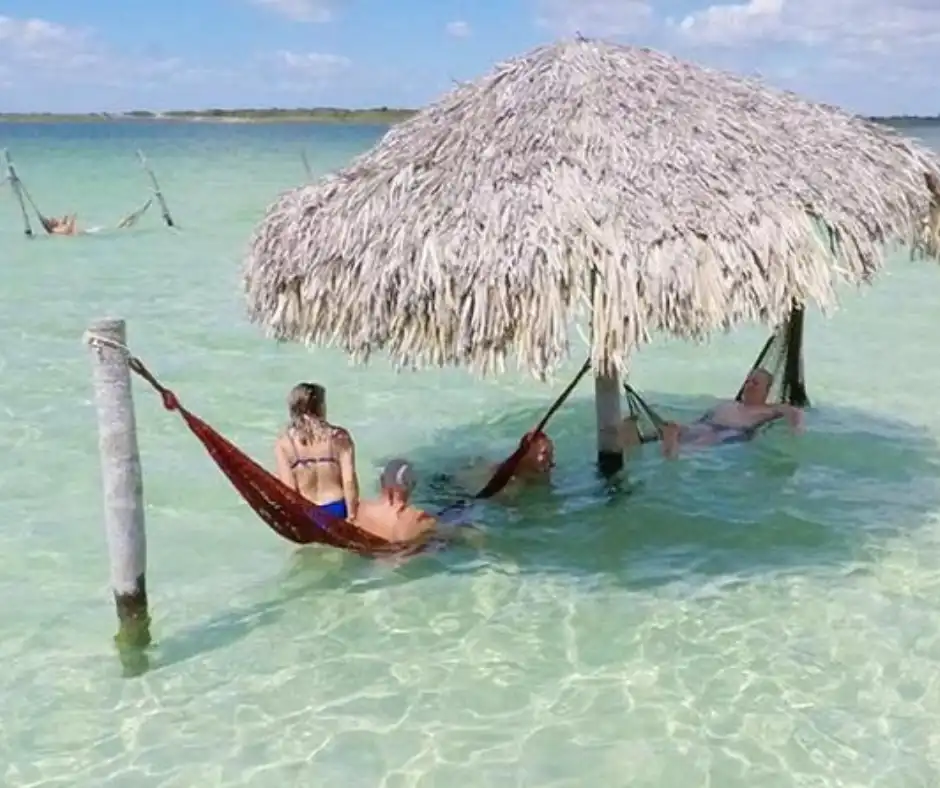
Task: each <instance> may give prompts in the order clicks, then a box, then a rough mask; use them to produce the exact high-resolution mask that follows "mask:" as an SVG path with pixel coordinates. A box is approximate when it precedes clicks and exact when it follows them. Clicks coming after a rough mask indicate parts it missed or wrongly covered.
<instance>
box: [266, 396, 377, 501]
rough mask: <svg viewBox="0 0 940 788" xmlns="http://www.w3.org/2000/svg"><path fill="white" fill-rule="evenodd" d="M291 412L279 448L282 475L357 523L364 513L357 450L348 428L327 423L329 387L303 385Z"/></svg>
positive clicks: (291, 399)
mask: <svg viewBox="0 0 940 788" xmlns="http://www.w3.org/2000/svg"><path fill="white" fill-rule="evenodd" d="M287 410H288V414H289V416H290V422H289V423H288V425H287V429H286V430H285V432H284V434H283V435H281V436H280V437H279V438H278V439H277V441H276V442H275V444H274V453H275V456H276V458H277V475H278V477H279V478H280V480H281V481H282V482H284V484H286V485H287V486H289V487H292V488H293V489H295V490H297V492H299V493H300V494H301V495H303V496H304V497H305V498H306V499H307V500H308V501H310V502H311V503H313V504H316V505H317V506H318V507H321V508H322V509H325V510H326V511H327V512H328V513H329V514H331V515H333V516H334V517H337V518H340V519H342V520H354V519H355V518H356V515H357V514H358V510H359V479H358V477H357V476H356V447H355V444H354V443H353V439H352V436H351V435H350V434H349V433H348V432H347V431H346V430H344V429H343V428H342V427H337V426H335V425H333V424H330V423H329V422H328V421H327V420H326V389H325V388H323V386H320V385H319V384H316V383H298V384H297V385H296V386H294V388H293V389H291V392H290V394H289V396H288V398H287Z"/></svg>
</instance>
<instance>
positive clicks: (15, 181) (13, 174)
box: [3, 148, 33, 238]
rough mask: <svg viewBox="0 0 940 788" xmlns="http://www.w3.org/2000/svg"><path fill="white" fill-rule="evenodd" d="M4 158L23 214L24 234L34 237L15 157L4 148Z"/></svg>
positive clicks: (11, 185)
mask: <svg viewBox="0 0 940 788" xmlns="http://www.w3.org/2000/svg"><path fill="white" fill-rule="evenodd" d="M3 160H4V162H5V163H6V165H7V180H9V181H10V188H11V189H13V193H14V194H15V195H16V201H17V202H18V203H19V204H20V212H21V213H22V214H23V234H24V235H25V236H26V237H27V238H32V237H33V228H32V227H31V226H30V224H29V211H27V210H26V203H25V202H23V190H22V189H21V188H20V179H19V176H18V175H17V174H16V170H15V169H14V168H13V159H11V158H10V151H8V150H7V149H6V148H4V149H3Z"/></svg>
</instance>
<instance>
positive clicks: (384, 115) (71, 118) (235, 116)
mask: <svg viewBox="0 0 940 788" xmlns="http://www.w3.org/2000/svg"><path fill="white" fill-rule="evenodd" d="M415 111H416V110H413V109H395V108H390V107H375V108H373V109H341V108H337V107H315V108H313V109H278V108H274V107H272V108H270V109H203V110H195V109H187V110H171V111H169V112H151V111H149V110H133V111H131V112H113V113H112V112H89V113H57V112H35V113H0V123H2V122H7V123H106V122H122V121H138V120H146V121H165V122H172V121H178V122H179V121H183V122H187V121H188V122H202V123H212V122H215V123H347V124H354V123H362V124H375V125H391V124H393V123H400V122H401V121H403V120H406V119H408V118H410V117H411V116H412V115H414V114H415Z"/></svg>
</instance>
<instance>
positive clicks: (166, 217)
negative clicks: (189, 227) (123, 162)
mask: <svg viewBox="0 0 940 788" xmlns="http://www.w3.org/2000/svg"><path fill="white" fill-rule="evenodd" d="M137 158H138V159H140V164H141V166H142V167H143V168H144V171H145V172H146V173H147V175H148V176H149V177H150V185H151V186H152V187H153V195H154V197H156V198H157V202H158V203H160V211H161V213H162V214H163V221H164V222H165V223H166V226H167V227H175V226H176V225H175V224H174V222H173V217H172V216H170V209H169V207H167V204H166V200H165V199H163V192H162V191H161V190H160V184H159V182H158V181H157V176H156V175H154V173H153V170H152V169H150V165H149V164H148V163H147V159H146V158H145V156H144V152H143V151H142V150H139V149H138V151H137Z"/></svg>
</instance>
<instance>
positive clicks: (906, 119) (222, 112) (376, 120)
mask: <svg viewBox="0 0 940 788" xmlns="http://www.w3.org/2000/svg"><path fill="white" fill-rule="evenodd" d="M416 112H417V110H414V109H399V108H393V107H373V108H371V109H342V108H339V107H314V108H311V109H303V108H297V109H280V108H277V107H271V108H268V109H183V110H170V111H167V112H152V111H150V110H144V109H137V110H132V111H130V112H87V113H59V112H30V113H17V112H12V113H11V112H0V123H4V122H6V123H107V122H122V121H135V120H146V121H165V122H172V121H177V122H193V123H197V122H198V123H336V124H357V123H361V124H368V125H381V126H390V125H392V124H394V123H400V122H401V121H403V120H407V119H408V118H410V117H411V116H412V115H414V114H415V113H416ZM866 120H872V121H875V122H876V123H886V124H888V125H892V126H924V125H928V126H930V125H935V124H937V125H940V115H935V116H922V115H886V116H876V115H872V116H868V117H866Z"/></svg>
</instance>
